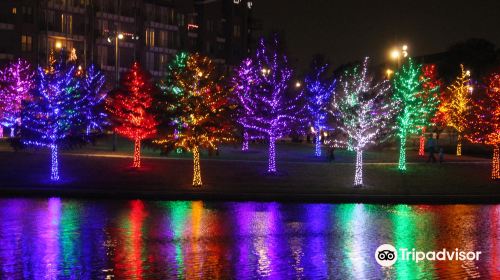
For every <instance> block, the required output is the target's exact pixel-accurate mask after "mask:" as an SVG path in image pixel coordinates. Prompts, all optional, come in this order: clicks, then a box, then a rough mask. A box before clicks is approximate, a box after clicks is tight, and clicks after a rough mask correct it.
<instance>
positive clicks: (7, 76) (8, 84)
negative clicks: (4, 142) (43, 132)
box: [0, 59, 34, 137]
mask: <svg viewBox="0 0 500 280" xmlns="http://www.w3.org/2000/svg"><path fill="white" fill-rule="evenodd" d="M33 76H34V73H33V70H32V69H31V65H30V64H29V63H28V62H26V61H24V60H21V59H18V60H16V61H13V62H11V63H10V64H9V65H7V67H5V68H4V69H3V70H2V71H0V83H1V85H2V86H1V87H0V100H1V102H2V106H1V107H2V111H1V112H0V125H1V126H2V127H7V128H10V136H11V137H14V136H15V133H14V130H15V127H16V126H19V125H20V124H21V123H20V122H21V105H22V104H21V103H22V102H23V101H25V100H28V99H29V91H30V90H31V89H32V88H33V85H34V79H33ZM0 131H2V130H1V129H0ZM0 135H3V133H2V134H0Z"/></svg>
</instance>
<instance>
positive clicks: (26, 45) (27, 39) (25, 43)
mask: <svg viewBox="0 0 500 280" xmlns="http://www.w3.org/2000/svg"><path fill="white" fill-rule="evenodd" d="M32 49H33V38H32V37H31V36H28V35H22V36H21V50H22V51H23V52H31V50H32Z"/></svg>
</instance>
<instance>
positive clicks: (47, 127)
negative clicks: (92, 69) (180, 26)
mask: <svg viewBox="0 0 500 280" xmlns="http://www.w3.org/2000/svg"><path fill="white" fill-rule="evenodd" d="M83 103H84V102H83V95H82V92H81V88H80V83H79V80H78V79H77V78H76V77H75V68H74V67H72V66H68V65H66V64H65V62H64V60H63V59H61V61H60V62H59V63H58V64H55V65H54V69H52V71H50V72H46V71H45V70H44V69H42V68H38V83H37V86H36V87H35V89H34V90H33V91H32V98H31V99H30V100H29V101H28V102H26V105H25V108H24V110H23V114H22V126H23V127H24V128H25V130H26V131H23V134H22V137H23V143H25V144H26V145H35V146H42V147H48V148H50V150H51V176H50V179H51V180H52V181H58V180H59V178H60V177H59V162H58V148H59V145H58V143H59V141H61V140H62V139H64V138H66V137H68V136H69V135H70V134H71V133H72V132H73V131H75V130H78V129H79V127H80V125H81V123H82V122H81V119H82V116H81V113H80V112H81V111H82V104H83Z"/></svg>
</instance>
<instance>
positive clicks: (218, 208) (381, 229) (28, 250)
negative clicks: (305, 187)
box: [0, 198, 500, 279]
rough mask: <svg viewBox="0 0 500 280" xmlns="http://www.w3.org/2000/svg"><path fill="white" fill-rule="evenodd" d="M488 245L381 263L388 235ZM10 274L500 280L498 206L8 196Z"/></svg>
mask: <svg viewBox="0 0 500 280" xmlns="http://www.w3.org/2000/svg"><path fill="white" fill-rule="evenodd" d="M385 243H387V244H392V245H394V247H396V248H408V249H409V250H412V249H413V248H415V249H416V250H418V251H425V252H427V251H433V250H434V251H439V250H443V249H447V250H450V251H451V250H455V249H459V250H464V251H481V255H480V258H479V259H478V260H468V259H467V260H451V261H446V260H442V261H430V260H424V261H420V262H415V261H402V260H401V259H398V260H397V261H396V263H395V264H394V265H392V266H389V267H383V266H381V265H379V264H378V263H377V261H376V260H375V251H376V249H377V248H378V247H379V246H380V245H382V244H385ZM0 273H1V275H2V277H1V278H2V279H332V278H334V279H382V278H387V279H413V278H416V279H433V278H441V277H448V278H461V279H464V278H476V277H481V278H490V279H493V278H497V279H498V278H500V205H369V204H297V203H277V202H204V201H142V200H131V201H104V200H77V199H61V198H48V199H31V198H30V199H21V198H15V199H14V198H12V199H11V198H9V199H6V198H5V199H0Z"/></svg>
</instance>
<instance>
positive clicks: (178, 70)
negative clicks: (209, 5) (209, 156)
mask: <svg viewBox="0 0 500 280" xmlns="http://www.w3.org/2000/svg"><path fill="white" fill-rule="evenodd" d="M222 79H223V77H222V76H220V75H218V73H217V72H216V69H215V65H214V63H213V62H212V60H210V59H209V58H208V57H205V56H201V55H199V54H187V53H178V54H177V55H176V57H175V58H174V60H173V61H172V62H171V63H170V64H169V66H168V72H167V76H166V78H165V79H164V81H163V82H162V83H161V85H162V86H161V87H160V89H161V95H160V96H159V100H158V104H159V105H158V109H159V111H160V112H161V115H163V116H164V117H163V120H164V121H167V120H168V119H169V118H168V116H170V118H171V119H173V120H174V123H176V122H177V123H180V124H181V125H180V126H178V127H175V126H174V127H172V126H166V127H168V129H167V131H162V132H163V133H162V135H163V136H164V137H161V138H160V139H157V140H155V141H154V143H156V144H159V145H164V146H166V147H168V146H171V145H174V146H176V147H180V148H184V149H186V150H188V151H191V152H192V153H193V186H195V187H201V186H202V179H201V169H200V155H199V154H200V151H199V150H200V148H205V149H211V150H217V148H218V145H219V144H220V143H223V142H228V141H231V140H233V136H232V132H233V130H232V125H231V123H230V121H229V115H230V114H231V112H232V109H231V104H230V102H229V101H230V98H229V92H228V91H226V90H224V89H223V87H222V86H221V83H222ZM172 116H173V117H172Z"/></svg>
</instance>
